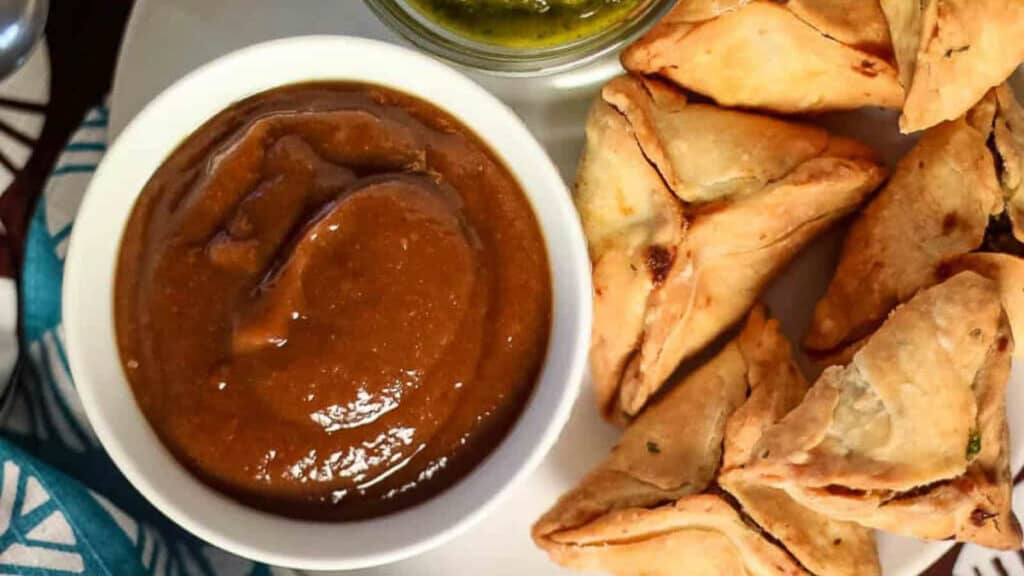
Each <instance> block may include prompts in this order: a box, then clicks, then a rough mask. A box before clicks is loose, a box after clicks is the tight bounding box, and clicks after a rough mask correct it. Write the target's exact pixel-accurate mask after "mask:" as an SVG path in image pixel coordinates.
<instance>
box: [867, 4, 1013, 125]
mask: <svg viewBox="0 0 1024 576" xmlns="http://www.w3.org/2000/svg"><path fill="white" fill-rule="evenodd" d="M881 6H882V10H883V11H884V12H885V16H886V19H887V21H888V23H889V28H890V36H891V37H892V43H893V49H894V52H895V56H896V62H897V64H898V66H899V71H900V79H901V81H902V83H903V86H904V87H905V89H906V102H904V104H903V115H902V116H901V117H900V130H902V131H903V132H915V131H918V130H924V129H926V128H931V127H932V126H935V125H937V124H939V123H940V122H943V121H946V120H953V119H955V118H958V117H960V116H962V115H963V114H964V113H965V112H966V111H967V110H968V109H969V108H970V107H972V106H974V104H975V103H976V102H978V101H979V100H981V98H982V97H984V96H985V94H986V93H987V92H988V91H989V90H990V89H991V88H993V87H995V86H998V85H999V84H1001V83H1003V81H1005V80H1006V79H1007V78H1008V77H1009V76H1010V74H1012V73H1013V71H1014V69H1016V68H1017V66H1018V65H1019V64H1020V63H1021V61H1024V2H1020V0H881Z"/></svg>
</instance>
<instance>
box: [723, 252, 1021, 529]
mask: <svg viewBox="0 0 1024 576" xmlns="http://www.w3.org/2000/svg"><path fill="white" fill-rule="evenodd" d="M1012 350H1013V340H1012V337H1011V336H1010V333H1009V326H1008V322H1007V319H1006V316H1005V314H1004V312H1003V309H1002V306H1001V305H1000V304H999V296H998V289H997V287H996V285H995V283H994V282H992V281H991V280H988V279H986V278H983V277H982V276H979V275H977V274H974V273H972V272H965V273H961V274H957V275H956V276H954V277H952V278H950V279H949V280H947V281H945V282H943V283H942V284H939V285H937V286H935V287H932V288H929V289H926V290H923V291H921V292H920V293H918V295H917V296H915V297H914V298H913V299H911V300H910V301H909V302H908V303H907V304H905V305H903V306H901V307H900V308H898V309H897V310H896V311H895V312H894V313H893V315H892V316H891V317H890V318H889V319H888V320H887V321H886V322H885V324H883V326H882V327H881V328H880V329H879V330H878V332H876V333H875V334H874V335H873V336H872V337H871V338H870V339H869V340H868V341H867V344H866V345H865V346H864V348H862V349H861V350H860V352H858V353H857V354H856V355H855V357H854V360H853V362H852V363H851V364H850V365H849V366H847V367H845V368H840V367H833V368H829V369H828V370H826V371H825V373H824V374H823V375H822V376H821V378H819V380H818V382H817V383H816V384H815V385H814V387H813V388H812V389H811V391H810V392H809V393H808V395H807V397H806V398H805V399H804V401H803V403H801V405H800V406H798V407H797V408H796V409H795V410H793V411H792V412H790V413H789V415H787V416H786V417H785V418H784V419H783V420H782V421H781V422H780V423H779V424H777V425H775V426H772V427H771V428H769V429H768V430H767V431H766V432H765V434H764V436H763V437H762V439H761V440H760V441H759V442H758V445H757V447H756V448H755V450H754V452H755V459H754V460H753V461H752V462H751V463H749V464H747V465H746V466H745V467H744V468H743V470H742V473H741V474H742V476H743V477H744V478H746V479H747V480H749V481H752V482H759V483H763V484H765V485H768V486H772V487H776V488H782V489H784V490H786V491H787V492H788V493H789V494H790V495H792V496H793V497H794V498H795V499H796V500H797V501H799V502H800V503H802V504H805V505H807V506H810V507H812V508H814V509H815V510H817V511H819V512H821V513H823V514H829V515H831V516H833V517H835V518H838V519H844V520H850V521H856V522H858V523H860V524H863V525H865V526H871V527H876V528H882V529H886V530H891V531H895V532H899V533H902V534H909V535H914V536H918V537H922V538H948V537H955V538H957V539H959V540H962V541H971V542H977V543H979V544H982V545H986V546H992V547H998V548H1018V547H1019V546H1020V531H1019V527H1017V524H1016V520H1014V519H1013V518H1012V511H1011V507H1010V489H1011V484H1010V472H1009V459H1008V444H1007V441H1008V438H1007V434H1006V422H1005V389H1006V383H1007V380H1008V377H1009V359H1010V355H1011V354H1012ZM837 487H838V489H837ZM920 487H929V488H927V489H921V488H920ZM979 510H980V511H979Z"/></svg>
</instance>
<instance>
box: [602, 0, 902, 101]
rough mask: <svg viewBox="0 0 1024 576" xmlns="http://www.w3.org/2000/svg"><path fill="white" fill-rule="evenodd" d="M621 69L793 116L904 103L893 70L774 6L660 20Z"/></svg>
mask: <svg viewBox="0 0 1024 576" xmlns="http://www.w3.org/2000/svg"><path fill="white" fill-rule="evenodd" d="M839 4H842V2H839ZM810 6H813V4H811V3H809V2H808V3H802V4H801V6H800V8H798V9H802V14H803V16H804V17H805V18H808V20H809V21H811V22H818V23H821V25H823V26H827V27H828V28H829V29H830V30H833V31H836V30H843V29H844V25H843V24H842V23H841V22H839V21H837V19H836V18H835V13H834V12H829V11H827V10H825V9H824V8H825V7H824V6H823V7H821V8H819V9H815V8H808V7H810ZM830 14H831V15H830ZM866 30H867V27H864V28H861V29H859V30H858V31H857V32H865V31H866ZM847 32H848V33H849V34H850V35H854V31H853V30H849V29H847ZM840 33H842V32H840ZM856 36H857V37H858V42H868V43H869V44H872V42H871V41H867V40H865V39H864V38H862V37H860V34H856ZM622 63H623V65H624V66H625V67H626V69H627V70H630V71H632V72H637V73H640V74H656V75H659V76H662V77H665V78H667V79H669V80H671V81H672V82H675V83H676V84H678V85H680V86H682V87H684V88H687V89H689V90H693V91H695V92H699V93H701V94H705V95H707V96H710V97H711V98H712V99H714V100H715V101H716V102H718V103H719V104H722V105H724V106H740V107H750V108H763V109H768V110H774V111H778V112H783V113H794V112H807V111H819V110H839V109H854V108H860V107H863V106H882V107H888V108H898V107H900V106H901V105H902V103H903V89H902V87H901V86H900V83H899V79H898V77H897V72H896V69H895V68H894V67H893V66H892V65H891V64H890V63H889V62H888V61H886V60H885V59H883V58H879V57H878V56H876V55H874V54H872V53H870V52H866V51H864V50H860V49H857V48H855V47H853V46H849V45H846V44H843V43H841V42H839V41H837V40H835V39H833V38H830V37H828V36H826V35H825V34H824V33H822V32H820V31H818V30H816V29H815V28H814V27H813V26H811V25H810V24H808V22H805V21H804V20H802V19H801V18H800V17H799V16H797V15H796V14H794V13H793V12H791V11H790V10H788V9H786V8H785V7H783V6H780V5H778V4H775V3H772V2H750V3H748V4H744V5H743V6H740V7H737V8H735V9H733V10H729V11H725V12H722V13H720V14H719V15H718V16H717V17H715V18H713V19H710V20H704V21H695V20H692V19H686V20H684V19H682V18H672V19H666V20H665V21H663V22H661V23H659V24H658V25H657V26H655V27H654V28H653V29H652V30H651V32H649V33H648V34H647V35H646V36H644V37H643V38H641V39H640V40H638V41H637V42H636V43H634V44H633V45H631V46H630V47H628V48H627V49H626V50H625V51H624V52H623V54H622ZM797 86H798V87H799V89H794V87H797Z"/></svg>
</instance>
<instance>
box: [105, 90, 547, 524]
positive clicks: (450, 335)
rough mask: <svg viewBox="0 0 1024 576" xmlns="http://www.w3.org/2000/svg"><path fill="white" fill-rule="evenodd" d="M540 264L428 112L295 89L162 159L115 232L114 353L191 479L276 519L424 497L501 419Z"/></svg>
mask: <svg viewBox="0 0 1024 576" xmlns="http://www.w3.org/2000/svg"><path fill="white" fill-rule="evenodd" d="M550 286H551V281H550V273H549V270H548V262H547V256H546V253H545V248H544V243H543V238H542V236H541V233H540V230H539V227H538V224H537V222H536V220H535V217H534V215H533V212H532V211H531V208H530V205H529V203H528V201H527V200H526V197H525V196H524V194H523V192H522V191H521V189H520V188H519V185H518V183H517V182H516V180H515V178H514V177H513V176H512V175H511V174H510V173H509V172H508V170H507V169H506V168H505V167H504V166H503V165H502V164H501V162H500V161H498V160H497V159H496V158H495V157H494V155H493V154H492V153H491V152H490V151H489V150H488V149H487V147H486V146H485V145H484V144H483V143H482V142H481V141H480V140H479V139H478V138H477V137H476V136H475V135H473V134H472V133H471V132H470V131H469V130H468V129H466V128H464V127H463V126H461V125H460V124H459V123H458V122H457V121H456V120H455V119H453V118H452V117H451V116H449V115H448V114H446V113H445V112H443V111H441V110H439V109H437V108H435V107H433V106H432V105H429V104H427V103H425V102H422V101H419V100H416V99H414V98H412V97H410V96H406V95H404V94H400V93H397V92H395V91H392V90H388V89H384V88H380V87H370V86H363V85H353V84H340V83H331V84H307V85H297V86H290V87H285V88H280V89H276V90H273V91H270V92H266V93H263V94H258V95H256V96H253V97H251V98H249V99H247V100H244V101H242V102H240V103H237V104H235V105H233V106H231V107H230V108H228V109H227V110H225V111H223V112H221V113H220V114H218V115H217V116H215V117H214V118H213V119H211V120H210V121H209V122H207V123H206V124H204V125H203V126H202V127H200V128H199V129H198V130H197V131H196V132H195V133H193V134H192V136H190V137H189V138H188V139H187V140H186V141H185V142H184V143H183V144H182V145H181V146H180V147H179V148H178V149H177V150H176V151H175V152H174V153H173V154H172V155H171V156H170V158H169V159H168V160H167V161H166V162H165V163H164V164H163V165H162V166H161V167H160V168H159V169H158V170H157V172H156V173H155V174H154V176H153V177H152V179H151V180H150V181H149V183H148V184H147V185H146V187H145V189H144V190H143V192H142V194H141V195H140V197H139V200H138V202H137V204H136V207H135V209H134V212H133V214H132V217H131V219H130V221H129V224H128V227H127V229H126V232H125V237H124V240H123V242H122V247H121V255H120V260H119V265H118V271H117V278H116V292H115V315H116V318H115V320H116V326H117V334H118V341H119V346H120V350H121V358H122V362H123V364H124V367H125V371H126V373H127V375H128V378H129V381H130V382H131V385H132V388H133V390H134V392H135V396H136V399H137V401H138V403H139V405H140V406H141V408H142V410H143V412H144V413H145V415H146V417H147V418H148V419H149V421H150V423H151V424H152V426H153V427H154V429H155V430H156V432H157V434H158V435H159V436H160V438H161V439H162V441H163V442H164V443H165V444H166V445H167V447H168V448H169V449H170V450H171V452H172V453H173V454H174V455H175V456H176V457H177V458H178V459H179V460H180V461H181V462H182V463H184V464H185V465H186V466H187V467H188V468H189V469H190V470H191V471H192V472H193V473H195V474H196V475H198V476H199V477H200V478H201V479H203V480H204V481H205V482H207V483H209V484H211V485H212V486H214V487H216V488H218V489H220V490H222V491H224V492H226V493H228V494H230V495H231V496H233V497H235V498H237V499H239V500H241V501H243V502H246V503H248V504H251V505H254V506H257V507H260V508H263V509H266V510H270V511H273V512H276V513H280V514H285V515H289V516H295V517H302V518H312V519H321V520H346V519H357V518H366V517H372V516H377V515H381V514H385V513H388V512H391V511H394V510H397V509H401V508H404V507H407V506H410V505H412V504H414V503H417V502H420V501H422V500H424V499H426V498H428V497H430V496H431V495H433V494H436V493H437V492H439V491H441V490H443V489H444V488H446V487H448V486H450V485H451V484H452V483H454V482H456V481H457V480H458V479H459V478H461V477H462V476H464V475H465V474H466V473H467V472H468V471H469V470H470V469H472V467H473V466H475V465H476V464H477V463H479V462H480V460H482V459H483V458H484V457H485V456H486V455H487V454H488V453H489V452H490V451H492V450H493V449H494V448H495V447H496V446H497V445H498V444H499V443H500V441H501V439H502V438H503V437H504V435H505V434H506V433H507V432H508V430H509V429H510V428H511V426H512V424H513V423H514V422H515V419H516V418H517V417H518V415H519V414H520V412H521V411H522V409H523V406H524V404H525V402H526V401H527V399H528V398H529V396H530V393H531V391H532V389H533V387H534V382H535V380H536V378H537V376H538V373H539V370H540V367H541V365H542V363H543V360H544V354H545V350H546V348H547V340H548V332H549V329H550V315H551V294H550V290H551V288H550Z"/></svg>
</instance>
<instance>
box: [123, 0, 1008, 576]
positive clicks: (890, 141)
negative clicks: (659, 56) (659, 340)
mask: <svg viewBox="0 0 1024 576" xmlns="http://www.w3.org/2000/svg"><path fill="white" fill-rule="evenodd" d="M299 34H349V35H355V36H365V37H369V38H377V39H382V40H388V41H393V42H399V43H401V41H400V40H399V39H398V37H397V36H396V35H395V34H393V33H391V32H390V31H388V30H386V29H385V28H384V27H383V25H381V24H380V23H379V22H377V20H376V19H375V18H374V16H373V15H372V14H371V13H370V12H369V11H368V10H367V9H366V8H365V7H364V6H363V4H362V2H359V1H357V0H302V1H301V2H294V1H287V0H216V1H210V0H175V1H173V2H167V1H160V0H136V3H135V9H134V12H133V14H132V18H131V20H130V21H129V25H128V30H127V33H126V36H125V41H124V46H123V48H122V50H121V56H120V60H119V62H118V66H117V74H116V78H115V82H114V91H113V94H112V95H111V102H110V105H111V134H113V135H116V134H117V133H118V132H119V131H120V130H121V128H123V127H124V126H125V124H126V123H127V122H128V121H129V120H130V119H131V117H132V116H134V115H135V114H136V113H137V112H138V111H139V110H140V109H141V108H142V106H143V105H145V103H146V102H147V101H148V100H149V99H150V98H152V97H153V96H155V95H156V94H157V93H158V92H160V91H161V90H162V89H164V88H165V87H167V86H168V85H170V84H171V83H172V82H173V81H174V80H175V79H177V78H178V77H180V76H182V75H183V74H185V73H186V72H188V71H189V70H191V69H193V68H195V67H196V66H198V65H200V64H202V63H204V62H207V61H209V60H212V59H213V58H216V57H217V56H220V55H222V54H225V53H227V52H230V51H232V50H234V49H236V48H240V47H242V46H246V45H249V44H252V43H255V42H260V41H263V40H269V39H271V38H281V37H285V36H294V35H299ZM190 38H191V39H201V41H193V40H189V39H190ZM618 70H619V68H618V64H617V62H615V60H608V59H606V60H603V61H599V62H595V63H594V64H592V65H589V66H587V67H585V68H583V69H580V70H576V71H572V72H568V73H565V74H561V75H558V76H553V77H547V78H540V79H505V78H494V77H489V76H485V75H480V74H473V75H472V76H473V77H474V79H476V80H477V81H478V82H480V83H481V84H483V85H484V86H485V87H486V88H488V89H489V90H491V91H492V92H493V93H495V94H496V95H497V96H498V97H499V98H501V99H503V100H505V101H506V103H508V104H509V105H510V106H511V107H512V108H513V109H514V110H515V111H516V112H517V113H518V114H519V115H520V117H522V119H523V120H524V121H525V122H526V124H527V126H528V127H529V128H530V129H531V130H532V131H533V133H534V135H535V136H536V137H537V138H538V139H539V140H540V141H541V143H542V144H543V145H544V146H545V147H546V148H547V150H548V153H549V154H550V155H551V157H552V158H553V159H554V161H555V163H556V164H557V165H558V167H559V169H560V170H561V171H562V175H563V176H564V177H565V178H566V179H567V181H571V179H572V177H573V173H574V172H575V169H576V160H577V158H578V155H579V151H580V149H581V147H582V144H583V122H584V119H585V115H586V110H587V107H588V105H589V102H590V100H591V99H592V98H593V96H594V94H595V93H596V91H597V88H598V87H599V86H600V85H601V84H602V83H603V82H604V80H606V79H607V78H609V77H611V76H612V75H614V74H616V73H617V72H618ZM1018 72H1020V71H1018ZM1015 80H1016V87H1017V88H1018V93H1020V94H1022V95H1024V74H1021V73H1018V74H1017V77H1016V79H1015ZM895 118H896V115H895V114H893V113H891V112H878V111H868V112H857V113H846V114H832V115H829V116H828V117H825V118H823V119H822V122H823V123H824V124H825V125H827V126H828V127H830V128H832V129H833V130H835V131H837V132H840V133H843V134H846V135H850V136H854V137H858V138H860V139H861V140H863V141H865V142H867V143H869V144H871V145H873V146H875V147H876V148H877V149H878V150H880V151H881V152H882V153H883V154H884V155H885V157H886V159H887V160H888V161H889V162H890V163H895V161H896V159H898V158H899V157H900V156H901V155H902V154H903V153H904V152H905V151H906V150H907V149H908V148H909V147H910V145H911V144H912V140H911V139H908V138H906V137H903V136H900V135H899V133H898V131H897V130H896V122H895ZM840 238H841V233H840V231H832V232H831V233H829V234H828V235H826V237H825V238H823V239H822V240H820V241H819V242H818V243H816V244H815V245H814V246H812V247H811V248H810V249H809V250H807V251H805V252H804V253H803V254H802V255H801V256H800V257H799V258H798V259H797V260H796V261H795V262H794V263H793V265H792V266H790V268H789V270H788V271H787V272H786V273H785V274H784V275H783V276H782V277H781V278H780V279H779V280H778V281H777V282H776V283H775V284H774V285H773V286H772V288H771V289H770V290H769V292H768V294H767V296H766V298H765V300H766V302H767V303H768V305H769V307H770V308H771V310H772V312H773V313H774V314H775V315H776V316H777V317H779V319H780V320H781V321H782V324H783V330H784V331H785V332H786V334H787V335H788V336H790V337H791V338H793V339H795V340H798V339H799V338H800V337H801V336H802V335H803V332H804V331H805V330H806V327H807V326H808V324H809V321H810V315H811V312H812V307H813V303H814V302H815V301H816V300H817V298H818V297H819V296H820V295H821V294H822V293H823V292H824V290H825V286H826V285H827V282H828V279H829V277H830V276H831V272H832V268H833V264H834V260H835V256H836V250H837V246H838V240H839V239H840ZM1021 386H1024V366H1022V365H1021V364H1020V363H1018V364H1015V366H1014V370H1013V377H1012V380H1011V386H1010V392H1009V397H1008V410H1009V414H1010V430H1011V437H1012V438H1013V439H1015V440H1019V441H1017V442H1015V443H1014V444H1013V454H1012V460H1013V468H1014V470H1015V471H1017V470H1019V469H1020V467H1021V465H1022V464H1024V390H1021ZM616 437H617V431H616V430H615V429H614V428H612V427H611V426H609V425H607V424H605V423H604V422H602V421H601V420H600V419H599V418H598V416H597V414H596V411H595V410H594V407H593V397H592V396H591V395H590V394H589V390H588V391H585V392H584V393H583V394H582V395H581V396H580V399H579V401H578V403H577V405H576V407H575V410H574V412H573V416H572V419H571V420H570V422H569V425H568V427H567V428H566V429H565V431H564V432H563V434H562V437H561V439H560V440H559V442H558V444H557V445H556V446H555V448H554V449H553V450H552V451H551V453H550V454H549V455H548V457H547V459H546V460H545V461H544V463H543V464H541V466H540V468H539V469H538V470H537V471H536V472H535V473H534V474H533V476H531V477H530V478H529V479H527V481H526V482H523V483H521V484H520V485H519V486H518V488H517V489H516V490H515V491H514V492H513V493H512V494H511V495H510V496H509V497H508V498H507V499H506V500H505V501H504V502H503V504H502V505H501V506H499V508H498V509H497V510H495V511H494V512H493V513H491V515H490V516H488V517H487V518H486V519H485V520H484V521H483V522H481V523H480V524H478V525H477V526H476V527H475V528H473V529H472V530H470V531H469V532H468V533H466V534H464V535H463V536H461V537H459V538H458V539H456V540H455V541H453V542H450V543H449V544H447V545H445V546H443V547H442V548H440V549H438V550H435V551H433V552H430V553H428V554H425V555H423V556H419V557H417V558H414V559H411V560H407V561H404V562H401V563H398V564H393V565H391V566H386V567H381V568H376V569H372V570H365V571H360V572H358V575H359V576H442V575H443V576H449V575H452V574H487V575H488V576H523V575H530V576H555V575H560V574H563V575H564V574H571V573H570V572H567V571H564V570H561V569H559V568H558V567H557V566H555V565H553V564H551V563H550V562H548V561H547V559H546V557H545V556H544V555H543V554H542V553H540V552H539V551H538V550H537V549H536V548H535V547H534V546H533V544H532V542H531V541H530V538H529V527H530V524H531V523H532V522H533V520H534V519H536V517H537V516H539V515H540V514H541V513H542V512H543V511H544V510H545V509H546V508H547V507H548V506H549V505H550V504H551V503H552V502H553V501H554V499H555V498H557V497H558V496H559V495H560V494H561V493H562V492H564V491H565V490H567V489H568V488H570V487H571V486H572V484H573V483H574V482H575V481H576V480H578V479H579V477H580V476H581V475H582V474H583V473H584V472H586V470H587V469H588V468H589V467H590V466H592V465H594V464H595V463H596V462H598V461H599V460H600V459H601V458H603V457H604V456H605V454H606V453H607V451H608V449H609V447H610V446H611V445H612V444H613V443H614V441H615V439H616ZM1016 503H1017V505H1018V506H1017V511H1018V515H1020V514H1021V513H1022V512H1024V503H1022V502H1021V498H1017V502H1016ZM950 546H951V544H950V543H946V542H931V543H925V542H921V541H918V540H914V539H909V538H900V537H894V536H890V535H884V536H882V537H881V538H879V552H880V554H881V557H882V565H883V568H884V573H885V574H886V576H917V575H918V574H920V573H921V572H922V571H924V570H925V569H926V568H927V567H928V566H930V565H931V564H932V563H933V562H935V561H936V560H937V559H938V558H940V557H941V556H942V555H943V554H944V553H945V552H946V551H947V550H948V549H949V548H950ZM1016 562H1017V563H1018V564H1020V560H1016ZM985 563H986V564H988V562H987V560H986V561H985ZM986 570H991V568H990V567H989V566H985V567H983V572H981V573H985V574H987V573H989V572H987V571H986ZM1010 570H1011V573H1016V572H1015V571H1016V570H1018V568H1017V566H1010ZM1019 571H1020V572H1021V573H1022V574H1024V565H1021V566H1020V567H1019ZM347 574H356V573H347ZM965 574H967V572H965Z"/></svg>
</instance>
